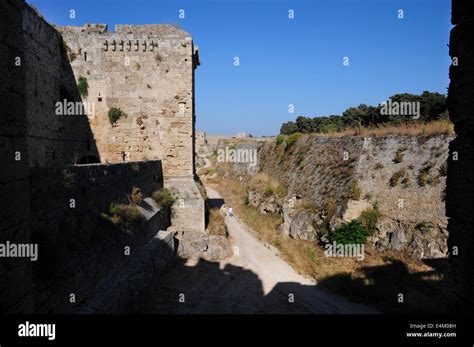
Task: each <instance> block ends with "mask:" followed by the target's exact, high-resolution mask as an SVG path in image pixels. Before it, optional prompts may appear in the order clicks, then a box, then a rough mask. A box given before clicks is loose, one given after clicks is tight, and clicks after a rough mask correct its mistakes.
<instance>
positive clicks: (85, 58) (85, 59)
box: [84, 52, 87, 61]
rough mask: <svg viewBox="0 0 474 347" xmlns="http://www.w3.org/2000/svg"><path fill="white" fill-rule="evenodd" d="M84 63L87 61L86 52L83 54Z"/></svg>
mask: <svg viewBox="0 0 474 347" xmlns="http://www.w3.org/2000/svg"><path fill="white" fill-rule="evenodd" d="M84 61H87V52H84Z"/></svg>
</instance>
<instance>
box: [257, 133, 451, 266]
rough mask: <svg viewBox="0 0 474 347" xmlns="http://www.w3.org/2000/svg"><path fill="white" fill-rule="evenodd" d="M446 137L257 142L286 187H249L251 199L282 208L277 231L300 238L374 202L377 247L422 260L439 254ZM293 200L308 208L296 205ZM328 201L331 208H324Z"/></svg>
mask: <svg viewBox="0 0 474 347" xmlns="http://www.w3.org/2000/svg"><path fill="white" fill-rule="evenodd" d="M452 139H453V137H452V136H448V135H431V136H408V135H406V136H401V135H398V136H395V135H389V136H384V137H376V138H375V137H374V138H370V139H368V138H363V137H356V136H351V137H334V138H331V137H327V136H325V137H321V136H314V135H303V136H301V137H300V139H299V140H298V141H297V142H296V143H295V144H294V145H292V146H291V147H290V148H288V147H286V148H285V147H284V146H282V145H277V144H276V143H275V142H271V143H267V144H266V145H265V146H263V147H262V146H260V150H259V167H260V169H261V170H262V171H263V172H265V173H266V174H268V175H271V176H272V177H275V178H276V179H278V180H279V181H280V182H281V184H282V185H283V186H285V187H287V189H288V194H287V196H286V197H284V198H280V199H277V198H276V197H275V195H272V194H270V195H266V194H265V192H260V191H258V190H255V189H250V190H249V191H248V200H249V204H251V205H253V206H255V207H257V208H258V210H259V211H260V212H261V213H268V212H274V213H279V214H281V216H282V217H283V220H284V222H283V224H282V226H281V232H282V233H284V234H285V235H289V236H291V237H294V238H300V239H306V240H318V239H321V238H322V237H324V235H325V234H326V233H327V231H328V229H329V230H334V229H335V228H337V227H338V226H339V225H340V224H341V223H345V222H349V221H350V220H352V219H357V218H358V217H359V216H360V215H361V213H362V212H363V211H365V210H367V209H370V208H373V207H374V206H375V207H376V208H377V209H378V211H379V212H380V217H379V219H378V222H377V224H376V230H375V232H374V234H373V235H372V237H371V238H370V239H369V241H370V242H372V243H373V245H374V246H375V247H376V248H378V249H380V250H386V249H393V250H398V251H407V252H408V253H409V254H411V255H412V256H413V257H415V258H420V259H421V258H438V257H444V256H446V255H447V253H448V248H447V238H448V233H447V218H446V212H445V208H444V194H445V187H446V169H447V163H446V161H447V156H448V144H449V142H450V141H451V140H452ZM297 197H299V199H298V198H297ZM292 199H294V201H293V202H291V200H292ZM298 200H302V201H305V202H306V204H307V205H310V207H311V208H309V209H306V208H301V207H299V206H298ZM330 204H332V205H333V211H328V205H330Z"/></svg>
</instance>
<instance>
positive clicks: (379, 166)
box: [375, 163, 383, 170]
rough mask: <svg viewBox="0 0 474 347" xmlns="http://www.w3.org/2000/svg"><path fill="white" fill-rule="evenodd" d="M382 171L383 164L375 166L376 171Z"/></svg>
mask: <svg viewBox="0 0 474 347" xmlns="http://www.w3.org/2000/svg"><path fill="white" fill-rule="evenodd" d="M381 169H383V164H381V163H377V164H375V170H381Z"/></svg>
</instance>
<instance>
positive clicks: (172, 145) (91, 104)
mask: <svg viewBox="0 0 474 347" xmlns="http://www.w3.org/2000/svg"><path fill="white" fill-rule="evenodd" d="M56 29H57V30H58V31H59V32H60V33H61V35H62V37H63V40H64V45H65V49H66V51H67V53H68V56H69V60H70V64H71V67H72V69H73V72H74V75H75V78H76V80H77V81H79V80H80V79H81V80H82V81H83V82H82V83H83V84H84V81H85V82H86V83H85V84H87V91H86V93H83V94H82V100H83V102H84V103H85V106H86V107H85V108H86V111H87V115H88V117H89V123H90V127H91V130H92V133H93V135H94V140H95V143H96V146H97V151H98V155H99V158H92V160H95V161H97V162H99V161H100V162H103V163H106V162H109V163H116V162H122V161H129V160H132V161H134V160H148V159H161V160H162V161H163V174H164V179H165V186H167V187H168V188H169V189H170V190H171V191H172V192H173V194H174V195H175V198H176V203H175V207H174V211H173V227H175V228H177V229H179V230H181V229H183V228H186V230H189V229H191V230H192V231H201V232H203V231H204V200H203V198H202V196H201V194H200V193H199V190H198V188H197V187H196V183H195V181H194V177H195V162H194V161H195V160H194V148H195V112H194V71H195V69H196V68H197V66H198V65H199V55H198V49H197V47H196V46H194V44H193V40H192V37H191V36H190V35H189V34H188V33H186V32H185V31H183V30H181V29H179V28H176V27H175V26H172V25H158V24H156V25H155V24H153V25H140V26H136V25H117V26H116V27H115V31H114V32H108V30H107V25H105V24H85V25H84V26H82V27H71V26H67V27H56ZM112 109H119V110H120V111H121V117H120V118H119V119H118V120H116V121H115V122H112V121H111V120H110V118H109V112H110V111H111V110H112Z"/></svg>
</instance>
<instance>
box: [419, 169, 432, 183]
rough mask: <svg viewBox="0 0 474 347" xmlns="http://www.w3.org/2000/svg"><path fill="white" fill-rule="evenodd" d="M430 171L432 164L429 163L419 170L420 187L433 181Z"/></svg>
mask: <svg viewBox="0 0 474 347" xmlns="http://www.w3.org/2000/svg"><path fill="white" fill-rule="evenodd" d="M430 171H431V165H428V166H425V167H424V168H422V169H420V171H419V172H418V185H419V186H420V187H424V186H426V185H428V184H430V183H431V182H432V179H431V175H430Z"/></svg>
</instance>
